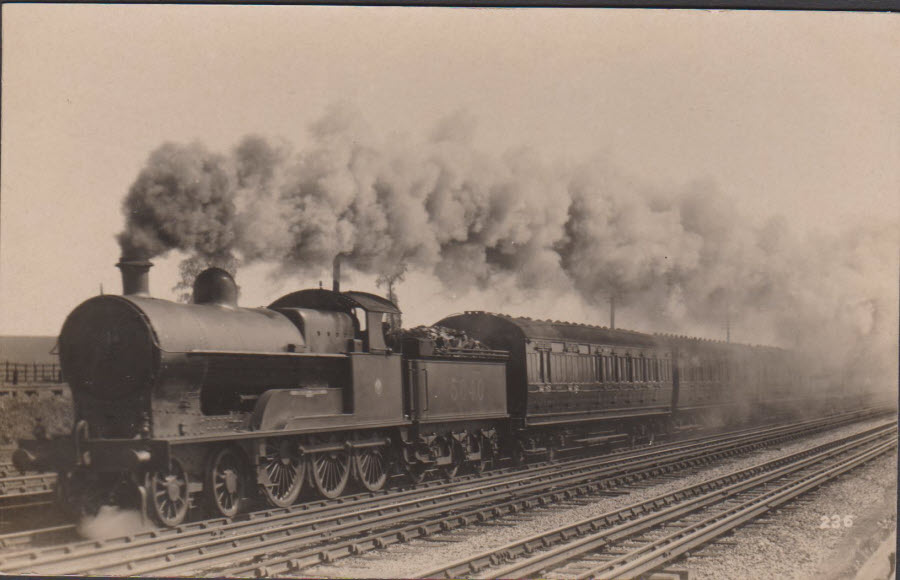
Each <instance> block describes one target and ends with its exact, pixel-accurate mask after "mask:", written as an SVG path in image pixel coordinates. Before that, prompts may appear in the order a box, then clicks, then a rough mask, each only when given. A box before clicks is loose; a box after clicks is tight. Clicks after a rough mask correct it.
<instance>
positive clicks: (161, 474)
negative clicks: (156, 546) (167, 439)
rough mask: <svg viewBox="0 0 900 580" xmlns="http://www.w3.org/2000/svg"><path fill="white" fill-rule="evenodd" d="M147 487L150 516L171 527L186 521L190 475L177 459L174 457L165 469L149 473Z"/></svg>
mask: <svg viewBox="0 0 900 580" xmlns="http://www.w3.org/2000/svg"><path fill="white" fill-rule="evenodd" d="M146 487H147V495H148V496H149V497H148V501H147V504H148V505H147V510H148V511H149V512H150V517H152V518H153V519H154V520H156V521H157V522H158V523H160V524H162V525H164V526H170V527H174V526H177V525H179V524H180V523H182V522H183V521H184V518H185V517H186V516H187V512H188V505H189V503H190V502H189V498H188V477H187V473H185V471H184V468H183V467H182V466H181V463H179V462H178V460H177V459H175V458H172V459H171V460H170V461H169V465H168V467H167V468H166V469H165V470H159V471H153V472H150V473H148V474H147V483H146Z"/></svg>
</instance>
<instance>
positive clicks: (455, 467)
mask: <svg viewBox="0 0 900 580" xmlns="http://www.w3.org/2000/svg"><path fill="white" fill-rule="evenodd" d="M438 449H439V450H440V451H441V452H446V455H448V456H450V463H448V464H446V465H441V467H440V473H441V475H442V476H443V477H444V478H445V479H453V478H454V477H456V474H457V472H458V471H459V466H460V465H461V464H462V461H463V453H462V448H461V447H460V445H459V443H458V442H457V441H456V439H453V438H452V437H448V438H446V439H444V440H443V441H441V442H440V443H439V444H438ZM435 455H436V456H437V453H435Z"/></svg>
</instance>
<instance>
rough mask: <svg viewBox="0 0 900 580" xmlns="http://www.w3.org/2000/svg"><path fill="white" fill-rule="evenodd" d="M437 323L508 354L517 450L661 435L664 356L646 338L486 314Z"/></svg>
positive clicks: (668, 366) (668, 369)
mask: <svg viewBox="0 0 900 580" xmlns="http://www.w3.org/2000/svg"><path fill="white" fill-rule="evenodd" d="M437 324H438V325H439V326H445V327H449V328H454V329H458V330H462V331H465V332H466V334H468V335H470V336H473V337H475V338H477V339H478V340H481V341H482V342H484V343H485V344H487V345H489V346H490V347H492V348H496V349H502V350H505V351H508V352H509V353H510V363H509V371H508V373H507V377H506V395H507V398H508V400H509V413H510V417H511V418H512V420H513V424H512V428H513V429H514V430H515V433H516V434H517V440H516V443H515V444H516V446H517V447H518V448H519V452H520V453H525V454H540V453H546V454H548V455H551V456H552V455H553V454H554V453H555V451H556V450H560V449H564V448H568V449H572V448H577V447H584V446H591V445H601V444H609V443H612V442H615V441H621V440H625V439H631V440H649V439H652V438H653V437H655V436H656V435H659V434H663V433H665V432H667V431H668V430H669V419H670V417H671V413H672V399H673V392H674V390H673V376H672V357H671V352H670V351H669V349H668V348H666V346H665V345H664V344H661V343H659V342H658V341H657V340H656V339H655V338H654V337H653V336H651V335H647V334H643V333H639V332H631V331H626V330H610V329H608V328H603V327H599V326H591V325H587V324H575V323H566V322H559V321H556V322H552V321H549V320H547V321H543V320H532V319H530V318H516V317H511V316H505V315H502V314H492V313H486V312H466V313H464V314H459V315H455V316H450V317H447V318H444V319H442V320H440V321H439V322H438V323H437Z"/></svg>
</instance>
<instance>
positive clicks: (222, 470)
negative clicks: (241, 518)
mask: <svg viewBox="0 0 900 580" xmlns="http://www.w3.org/2000/svg"><path fill="white" fill-rule="evenodd" d="M246 481H247V477H246V462H245V461H244V460H243V458H242V457H241V456H240V455H239V453H238V451H237V450H236V449H235V448H233V447H222V448H221V449H219V450H217V451H214V452H213V454H212V455H211V456H210V458H209V461H208V463H207V467H206V481H205V482H204V494H205V496H206V503H207V506H208V507H209V508H210V511H211V512H212V513H213V514H214V515H217V516H225V517H226V518H233V517H234V516H236V515H237V514H238V512H240V511H241V507H242V504H243V501H244V486H245V483H246Z"/></svg>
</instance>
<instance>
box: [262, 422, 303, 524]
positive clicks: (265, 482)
mask: <svg viewBox="0 0 900 580" xmlns="http://www.w3.org/2000/svg"><path fill="white" fill-rule="evenodd" d="M304 479H306V459H305V458H304V457H303V456H302V455H301V454H300V449H299V446H298V443H297V441H296V440H294V439H288V438H282V439H267V440H266V442H265V455H263V456H262V457H260V458H259V482H260V487H262V492H263V495H264V496H265V498H266V501H267V502H268V503H269V505H271V506H274V507H288V506H290V505H292V504H293V503H294V502H295V501H297V497H299V495H300V491H301V490H302V489H303V480H304Z"/></svg>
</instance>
